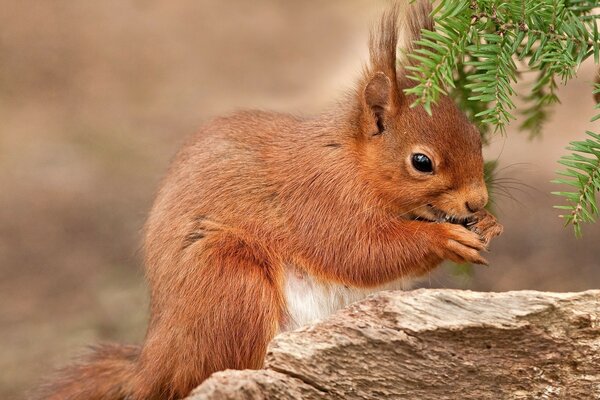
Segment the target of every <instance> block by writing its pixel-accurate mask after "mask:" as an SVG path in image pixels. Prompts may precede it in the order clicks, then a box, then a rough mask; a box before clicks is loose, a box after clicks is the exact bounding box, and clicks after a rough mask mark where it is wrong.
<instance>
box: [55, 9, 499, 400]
mask: <svg viewBox="0 0 600 400" xmlns="http://www.w3.org/2000/svg"><path fill="white" fill-rule="evenodd" d="M429 12H430V5H429V1H428V0H421V1H418V2H417V3H416V4H415V5H413V6H411V7H410V8H409V9H408V10H405V12H404V13H403V16H404V19H403V20H400V25H401V28H403V30H404V31H406V32H408V33H407V34H408V35H409V37H408V39H407V41H406V43H408V44H407V45H405V47H407V46H409V45H410V44H411V43H412V41H414V40H415V39H416V38H417V37H418V32H419V28H420V27H428V26H431V25H432V23H431V19H430V17H429V16H428V13H429ZM398 13H399V11H398V9H397V8H394V9H392V11H390V12H388V13H386V14H385V16H384V18H383V19H382V22H381V25H380V26H379V27H378V28H377V29H376V30H374V33H373V35H372V37H371V41H370V50H371V62H370V66H369V67H368V68H367V69H366V70H365V72H364V75H363V77H362V79H361V80H360V81H359V83H358V85H357V90H356V93H355V94H353V95H352V96H350V97H348V98H347V99H346V100H345V101H344V102H342V103H341V104H340V106H339V107H338V108H335V109H333V110H330V111H329V112H327V113H324V114H322V115H319V116H317V117H315V118H311V119H302V118H296V117H293V116H290V115H284V114H276V113H268V112H257V111H249V112H239V113H236V114H234V115H231V116H228V117H222V118H217V119H215V120H213V121H212V122H210V123H209V124H207V125H206V126H205V127H204V128H202V129H201V131H200V132H199V133H198V134H197V135H196V136H194V137H193V138H192V139H191V140H190V141H189V142H188V143H187V145H186V146H184V147H183V149H182V150H181V151H180V152H179V154H178V156H177V157H176V159H175V160H174V162H173V163H172V165H171V168H170V171H169V173H168V175H167V178H166V179H165V180H164V182H163V184H162V187H161V189H160V192H159V194H158V196H157V199H156V201H155V203H154V207H153V209H152V211H151V213H150V216H149V219H148V223H147V226H146V237H145V255H146V259H145V264H146V270H147V279H148V282H149V285H150V288H151V300H152V301H151V319H150V323H149V327H148V333H147V336H146V339H145V342H144V344H143V346H142V348H141V350H139V351H137V350H136V351H134V352H124V351H123V350H120V349H118V348H116V349H114V351H113V352H112V353H111V352H109V354H98V355H96V356H95V357H94V358H93V359H91V360H89V361H90V364H88V366H87V367H83V369H81V367H78V368H75V369H72V370H71V372H70V373H69V374H68V375H67V376H66V378H64V379H63V380H61V381H59V382H58V384H57V385H56V386H55V389H54V390H55V393H58V394H55V395H54V397H53V396H49V397H47V398H48V399H58V398H65V399H125V398H126V399H128V400H142V399H145V400H152V399H176V398H181V397H184V396H185V395H186V394H187V393H188V392H189V391H190V390H191V389H192V388H193V387H195V386H196V385H198V384H199V383H201V382H202V381H203V380H204V379H205V378H207V377H208V376H209V375H210V374H211V373H213V372H215V371H219V370H223V369H226V368H239V369H241V368H260V367H261V365H262V363H263V358H264V355H265V352H266V348H267V344H268V343H269V341H270V340H271V339H272V338H273V336H274V335H275V334H276V332H277V331H278V330H279V329H280V326H282V325H284V324H285V321H286V318H287V316H286V313H287V310H286V304H285V298H284V293H283V291H282V286H283V280H284V267H285V265H295V266H296V267H297V268H300V269H302V270H304V271H306V272H307V273H309V274H310V275H311V276H315V277H317V278H318V279H321V280H324V281H332V282H336V283H341V284H344V285H347V286H350V287H375V286H378V285H381V284H384V283H386V282H390V281H392V280H395V279H398V278H402V277H409V276H415V275H420V274H423V273H425V272H427V271H429V270H430V269H431V268H434V267H435V266H436V265H437V264H438V263H439V262H440V261H442V260H443V259H447V258H449V259H452V260H456V261H471V262H481V263H484V262H485V260H483V259H482V258H481V256H480V255H479V251H480V250H482V249H483V248H484V244H483V243H482V241H481V237H480V235H481V236H485V235H484V234H485V233H486V232H487V239H488V240H489V237H491V236H494V235H496V234H498V233H499V231H498V229H499V228H498V225H497V224H496V223H495V220H493V219H490V218H491V217H489V216H486V218H487V219H486V225H485V227H483V226H480V228H481V230H486V232H477V233H476V232H475V230H468V229H466V228H465V227H463V226H460V225H455V224H450V223H432V222H427V221H423V220H422V219H432V218H434V214H435V212H440V211H439V210H441V211H443V212H445V213H446V214H448V215H452V216H455V217H457V218H468V217H471V216H473V215H474V214H473V213H474V212H475V211H478V210H480V209H481V208H482V207H483V206H484V205H485V203H486V201H487V192H486V190H485V185H484V183H483V160H482V156H481V142H480V139H479V134H478V133H477V131H476V130H475V129H474V128H473V127H472V126H471V125H470V124H469V122H468V121H467V119H466V118H465V116H464V115H463V114H462V113H461V112H460V111H459V110H458V109H457V108H456V106H455V105H454V103H453V102H452V101H451V100H450V99H448V98H444V99H442V100H441V101H440V102H439V104H438V105H437V106H435V107H433V118H431V117H429V116H428V115H427V114H426V113H425V112H424V111H423V110H422V109H421V108H412V109H411V108H410V107H409V104H410V102H411V99H409V98H407V97H406V96H405V95H404V94H403V92H402V89H403V88H405V87H406V86H407V85H408V83H407V81H406V79H405V78H404V77H403V76H396V74H397V72H396V71H397V69H396V46H397V41H398V35H397V31H398V22H399V20H398ZM399 71H401V69H400V70H399ZM398 74H399V75H400V72H399V73H398ZM417 151H418V152H426V153H428V154H429V155H430V157H431V158H432V159H433V160H434V163H435V164H436V173H435V174H429V175H423V174H420V173H418V172H417V171H416V170H414V169H412V167H411V165H410V157H411V154H412V153H414V152H417ZM434 210H438V211H434ZM479 212H480V213H481V211H479ZM491 229H495V230H493V231H492V230H491ZM490 232H493V233H490ZM113 359H115V360H113ZM119 360H120V361H119ZM111 368H114V373H110V372H109V371H110V370H111ZM105 372H106V373H105Z"/></svg>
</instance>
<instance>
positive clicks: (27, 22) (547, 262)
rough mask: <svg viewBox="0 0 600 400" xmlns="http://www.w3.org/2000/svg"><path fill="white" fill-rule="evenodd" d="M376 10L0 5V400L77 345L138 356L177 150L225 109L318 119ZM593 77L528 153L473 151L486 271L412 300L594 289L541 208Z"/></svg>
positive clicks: (505, 145)
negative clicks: (148, 278) (485, 173)
mask: <svg viewBox="0 0 600 400" xmlns="http://www.w3.org/2000/svg"><path fill="white" fill-rule="evenodd" d="M383 5H385V2H384V1H373V0H330V1H327V2H323V1H317V0H307V1H302V2H291V1H283V0H259V1H253V2H248V1H243V0H235V1H233V0H231V1H227V2H224V1H217V0H214V1H208V0H200V1H198V0H180V1H177V2H166V1H156V0H104V1H98V2H91V1H73V0H54V1H25V2H15V1H8V0H0V9H1V10H2V12H1V13H0V296H1V301H0V349H1V350H0V371H2V373H1V374H0V398H5V399H22V398H24V393H25V391H26V390H28V389H30V388H33V387H35V386H36V385H37V384H38V383H39V380H40V378H42V377H44V376H46V375H47V374H48V373H49V371H51V369H52V368H53V367H54V366H57V365H61V364H64V363H65V362H66V360H68V359H69V358H71V357H73V356H74V355H76V354H78V353H80V352H81V351H82V349H83V348H84V347H85V346H86V345H88V344H92V343H95V342H98V341H119V342H140V341H141V340H142V338H143V334H144V329H145V322H146V317H147V297H146V291H145V286H144V281H143V272H142V267H141V263H140V258H141V257H140V252H139V249H140V240H141V233H140V230H141V228H142V226H143V223H144V219H145V216H146V214H147V211H148V209H149V207H150V205H151V202H152V199H153V195H154V192H155V190H156V188H157V185H158V182H159V180H160V178H161V176H162V174H163V173H164V171H165V170H166V167H167V165H168V162H169V159H170V157H172V155H173V154H174V152H175V151H176V149H177V147H178V146H179V144H180V143H181V142H182V141H183V139H184V138H185V137H186V136H187V135H189V134H191V133H193V132H194V131H195V130H196V129H197V128H198V127H199V126H200V125H201V124H202V123H203V122H205V121H207V119H209V118H210V117H212V116H215V115H217V114H221V113H226V112H230V111H233V110H236V109H239V108H261V109H273V110H278V111H290V112H294V113H296V114H307V115H310V114H311V113H314V112H318V111H319V110H322V109H323V108H325V107H327V106H328V105H331V104H333V103H334V102H335V100H336V99H339V98H340V97H341V95H342V94H343V93H344V92H345V91H346V90H348V89H349V88H351V87H352V85H353V81H354V78H355V77H357V76H358V75H359V73H360V70H361V67H362V63H363V62H364V61H366V56H367V47H366V42H367V32H368V28H369V26H370V24H371V23H372V22H373V20H374V19H375V18H376V16H377V15H378V14H379V11H380V10H381V8H382V6H383ZM593 74H594V68H593V65H591V64H586V65H584V67H583V68H582V69H581V70H580V73H579V77H578V78H577V79H576V80H574V81H572V82H571V83H570V84H569V85H568V86H567V87H565V88H563V89H562V90H561V92H560V94H561V99H562V102H563V103H562V105H560V106H559V107H558V108H557V109H556V112H555V113H554V115H553V116H552V119H551V121H550V123H549V124H548V125H547V128H546V130H545V134H544V137H543V138H541V139H536V140H534V141H529V140H528V139H527V137H526V135H524V134H520V133H518V132H516V129H511V130H510V131H509V132H508V135H507V136H506V137H502V136H495V138H494V140H493V143H492V145H491V146H490V148H488V149H486V155H487V158H488V159H498V160H499V162H500V173H499V175H500V176H502V177H504V178H506V179H508V180H507V181H505V185H506V187H505V189H506V190H508V191H509V192H510V196H505V195H497V196H495V201H496V203H497V205H496V212H497V214H498V216H499V218H500V220H501V221H502V222H503V224H504V225H505V233H504V235H503V236H502V237H501V238H499V239H497V240H496V241H495V242H494V243H493V246H492V252H491V253H490V254H489V259H490V261H491V266H490V267H476V268H475V269H474V270H473V272H472V273H471V274H469V275H460V274H457V273H456V269H452V268H450V267H442V268H440V269H438V270H437V271H436V272H434V273H432V274H431V275H430V276H427V277H425V279H424V280H423V282H422V283H421V285H422V286H426V287H461V288H470V289H474V290H494V291H503V290H512V289H538V290H552V291H578V290H585V289H589V288H599V287H600V246H598V243H599V239H600V224H599V225H597V226H586V227H584V237H583V238H582V239H579V240H576V239H575V238H574V237H573V233H572V230H571V229H570V228H567V229H565V228H563V226H562V221H560V220H559V219H558V218H557V217H556V215H557V211H556V210H554V209H553V208H552V205H554V204H555V203H556V202H557V201H560V199H558V200H557V199H556V198H554V197H553V196H552V195H550V194H549V193H550V191H551V190H556V187H554V185H552V184H550V183H549V181H550V180H551V179H552V178H553V173H554V170H555V169H557V164H556V160H557V159H558V158H559V156H561V155H563V154H564V153H565V151H564V147H565V145H566V144H567V143H568V142H569V141H570V140H575V139H578V138H582V137H583V134H584V131H585V130H586V129H591V128H592V124H589V123H587V121H588V120H589V118H590V117H591V116H592V115H593V109H592V108H593V101H592V95H591V89H590V85H591V81H592V80H593ZM526 90H527V85H524V86H522V87H521V91H522V92H526ZM516 125H517V124H513V127H516ZM595 128H596V130H600V126H598V124H597V125H596V127H595ZM515 181H516V182H515ZM511 197H513V198H511Z"/></svg>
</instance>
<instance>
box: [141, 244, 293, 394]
mask: <svg viewBox="0 0 600 400" xmlns="http://www.w3.org/2000/svg"><path fill="white" fill-rule="evenodd" d="M195 245H196V244H195ZM179 263H180V265H179V266H178V268H177V271H178V273H177V274H176V275H177V276H173V277H172V279H171V282H169V287H166V288H165V287H162V286H161V287H160V288H157V289H160V291H161V293H160V294H158V293H153V308H155V309H156V310H157V312H156V313H153V314H154V315H153V319H152V321H151V322H150V326H149V329H148V334H147V337H146V341H145V344H144V347H143V350H142V353H141V355H140V358H139V363H138V371H137V381H136V382H135V383H134V388H133V393H132V396H131V399H135V400H142V399H144V400H150V399H161V400H163V399H177V398H183V397H185V396H186V395H188V394H189V392H190V390H192V389H193V388H194V387H196V386H197V385H198V384H200V383H201V382H202V381H203V380H205V379H206V378H208V377H209V376H210V375H211V374H212V373H213V372H216V371H221V370H225V369H229V368H231V369H258V368H261V367H262V365H263V361H264V356H265V354H266V350H267V345H268V343H269V342H270V340H271V339H272V338H273V336H275V334H276V333H277V331H278V327H279V322H280V316H281V310H282V303H283V300H282V298H283V297H282V294H281V290H280V288H281V284H280V277H279V275H280V274H279V272H278V270H277V268H278V266H274V263H270V262H269V261H268V259H267V257H266V254H265V252H264V251H262V250H261V248H260V246H259V245H258V244H257V243H252V242H251V241H249V240H248V239H246V238H240V237H238V236H236V235H233V234H230V233H223V232H216V233H211V235H210V236H207V237H206V238H204V239H202V241H201V243H200V242H199V243H197V248H193V246H192V247H190V248H188V249H186V253H185V255H184V256H182V258H181V260H179ZM159 295H160V296H162V298H161V299H157V297H158V296H159ZM167 296H168V297H167ZM155 300H157V301H155Z"/></svg>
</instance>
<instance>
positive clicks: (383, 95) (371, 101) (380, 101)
mask: <svg viewBox="0 0 600 400" xmlns="http://www.w3.org/2000/svg"><path fill="white" fill-rule="evenodd" d="M392 93H393V92H392V81H391V80H390V78H389V77H388V76H387V75H386V74H384V73H383V72H376V73H375V74H374V75H373V76H372V77H371V79H370V80H369V82H368V83H367V85H366V86H365V90H364V94H363V96H364V101H365V104H366V105H367V107H368V109H369V110H370V111H371V113H372V115H373V116H374V117H375V124H376V125H377V133H375V134H380V133H382V132H383V130H384V123H383V119H384V114H385V113H386V112H387V111H389V110H390V107H391V104H392V101H393V100H392V95H393V94H392Z"/></svg>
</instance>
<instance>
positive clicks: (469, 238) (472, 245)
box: [438, 223, 488, 265]
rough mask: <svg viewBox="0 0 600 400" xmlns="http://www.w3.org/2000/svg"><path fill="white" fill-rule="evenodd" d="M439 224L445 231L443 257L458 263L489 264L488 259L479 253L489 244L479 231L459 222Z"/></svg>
mask: <svg viewBox="0 0 600 400" xmlns="http://www.w3.org/2000/svg"><path fill="white" fill-rule="evenodd" d="M438 226H439V228H440V229H442V231H443V241H442V246H441V247H442V248H441V254H440V255H441V257H442V258H444V259H449V260H451V261H454V262H456V263H465V262H468V263H474V264H482V265H488V261H487V260H486V259H485V258H483V257H482V256H481V255H480V254H479V252H480V251H482V250H486V246H487V243H486V242H485V239H484V238H483V237H482V236H481V235H480V234H479V233H477V232H474V231H472V230H469V229H467V228H465V227H464V226H462V225H457V224H448V223H442V224H439V225H438Z"/></svg>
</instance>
